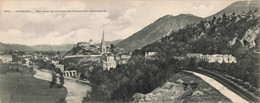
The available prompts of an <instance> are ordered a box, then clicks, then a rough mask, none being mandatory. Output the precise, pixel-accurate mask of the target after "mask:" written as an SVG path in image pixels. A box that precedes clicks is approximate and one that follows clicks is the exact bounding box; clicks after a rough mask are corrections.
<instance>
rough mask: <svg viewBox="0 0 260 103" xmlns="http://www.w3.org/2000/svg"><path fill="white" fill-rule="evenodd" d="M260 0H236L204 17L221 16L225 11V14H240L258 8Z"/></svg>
mask: <svg viewBox="0 0 260 103" xmlns="http://www.w3.org/2000/svg"><path fill="white" fill-rule="evenodd" d="M259 4H260V2H259V1H257V0H252V1H250V2H248V1H238V2H234V3H232V4H231V5H229V6H228V7H226V8H224V9H223V10H221V11H219V12H217V13H216V14H214V15H211V16H209V17H206V19H212V18H213V16H215V17H222V15H223V14H224V13H225V14H227V15H231V14H233V13H235V14H242V13H243V12H244V13H246V12H248V11H249V10H255V9H256V8H259V6H260V5H259Z"/></svg>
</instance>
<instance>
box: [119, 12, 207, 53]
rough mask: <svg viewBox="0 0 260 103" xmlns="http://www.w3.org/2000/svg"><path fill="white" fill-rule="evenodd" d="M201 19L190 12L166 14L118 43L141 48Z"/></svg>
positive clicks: (122, 45) (127, 47) (120, 45)
mask: <svg viewBox="0 0 260 103" xmlns="http://www.w3.org/2000/svg"><path fill="white" fill-rule="evenodd" d="M200 20H202V18H200V17H196V16H193V15H190V14H180V15H178V16H172V15H166V16H163V17H161V18H159V19H158V20H156V21H155V22H154V23H151V24H150V25H148V26H146V27H145V28H143V29H142V30H140V31H138V32H136V33H135V34H133V35H132V36H130V37H128V38H126V39H124V40H122V41H121V42H119V43H118V46H119V47H122V48H124V49H125V50H134V49H137V48H141V47H143V46H144V45H146V44H149V43H152V42H154V41H156V40H158V39H160V38H161V37H164V36H165V35H169V34H170V33H171V32H172V31H176V30H178V29H180V28H183V27H185V26H186V25H187V24H192V23H197V22H199V21H200Z"/></svg>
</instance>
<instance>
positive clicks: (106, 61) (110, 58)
mask: <svg viewBox="0 0 260 103" xmlns="http://www.w3.org/2000/svg"><path fill="white" fill-rule="evenodd" d="M102 67H103V70H110V69H114V68H116V61H115V58H114V55H112V54H109V53H105V54H103V55H102Z"/></svg>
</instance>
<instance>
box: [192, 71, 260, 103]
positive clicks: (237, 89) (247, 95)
mask: <svg viewBox="0 0 260 103" xmlns="http://www.w3.org/2000/svg"><path fill="white" fill-rule="evenodd" d="M192 71H193V72H194V74H195V75H196V74H201V75H204V76H207V77H211V78H214V79H212V80H216V81H218V82H219V83H221V85H223V86H225V87H226V88H222V89H229V90H231V91H232V92H233V93H235V95H239V97H242V99H244V100H246V101H247V102H258V101H259V97H257V96H255V95H253V94H252V93H251V92H249V91H247V90H246V89H244V88H243V87H241V86H239V85H237V84H234V83H232V82H231V81H230V80H227V79H226V78H224V77H222V76H220V75H218V74H215V73H212V72H210V71H208V70H204V69H195V70H192ZM222 94H223V93H222ZM224 95H225V93H224ZM230 97H231V98H233V97H232V96H230ZM242 99H236V98H234V101H235V103H237V102H238V103H245V101H244V100H242Z"/></svg>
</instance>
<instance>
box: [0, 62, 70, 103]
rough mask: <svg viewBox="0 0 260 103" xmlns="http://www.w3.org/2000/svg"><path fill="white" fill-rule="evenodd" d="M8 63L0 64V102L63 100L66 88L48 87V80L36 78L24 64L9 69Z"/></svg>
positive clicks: (29, 102)
mask: <svg viewBox="0 0 260 103" xmlns="http://www.w3.org/2000/svg"><path fill="white" fill-rule="evenodd" d="M9 66H10V65H3V64H1V65H0V69H1V73H0V91H1V92H0V102H2V103H36V102H37V103H39V102H44V103H60V102H65V98H66V96H67V89H66V88H65V87H61V88H49V85H50V82H49V81H45V80H40V79H36V78H34V77H33V74H34V73H33V72H30V71H29V69H28V68H27V67H25V66H19V67H18V68H19V70H18V71H12V72H11V71H9V69H10V68H9ZM2 71H3V72H4V73H3V72H2Z"/></svg>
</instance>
